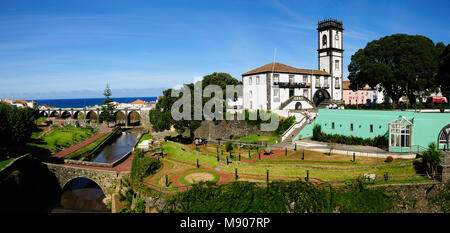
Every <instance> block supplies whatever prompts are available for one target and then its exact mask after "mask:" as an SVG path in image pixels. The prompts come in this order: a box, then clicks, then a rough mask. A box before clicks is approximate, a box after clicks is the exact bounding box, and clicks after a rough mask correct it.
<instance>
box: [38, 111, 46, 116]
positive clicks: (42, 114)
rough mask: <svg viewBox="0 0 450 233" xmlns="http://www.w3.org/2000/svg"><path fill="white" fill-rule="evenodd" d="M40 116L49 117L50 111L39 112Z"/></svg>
mask: <svg viewBox="0 0 450 233" xmlns="http://www.w3.org/2000/svg"><path fill="white" fill-rule="evenodd" d="M39 116H40V117H48V113H47V112H46V111H41V112H39Z"/></svg>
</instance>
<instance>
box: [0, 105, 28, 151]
mask: <svg viewBox="0 0 450 233" xmlns="http://www.w3.org/2000/svg"><path fill="white" fill-rule="evenodd" d="M35 121H36V112H35V110H34V109H31V108H28V107H24V108H19V107H13V108H11V107H10V106H8V105H6V104H4V103H0V159H2V158H4V157H5V156H11V157H15V156H19V155H18V154H17V152H18V150H17V149H19V148H20V147H23V146H24V145H25V144H26V143H28V142H29V141H30V138H31V134H32V133H33V131H35V130H36V129H37V126H36V123H35Z"/></svg>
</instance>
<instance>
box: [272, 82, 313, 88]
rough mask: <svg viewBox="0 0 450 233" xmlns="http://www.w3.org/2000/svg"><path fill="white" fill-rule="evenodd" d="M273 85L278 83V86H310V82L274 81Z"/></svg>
mask: <svg viewBox="0 0 450 233" xmlns="http://www.w3.org/2000/svg"><path fill="white" fill-rule="evenodd" d="M273 85H278V87H280V88H290V87H292V88H310V87H311V84H310V83H294V82H274V83H273Z"/></svg>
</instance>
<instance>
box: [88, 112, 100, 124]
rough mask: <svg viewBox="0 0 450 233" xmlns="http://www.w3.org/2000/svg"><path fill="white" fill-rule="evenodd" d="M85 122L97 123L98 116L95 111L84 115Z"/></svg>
mask: <svg viewBox="0 0 450 233" xmlns="http://www.w3.org/2000/svg"><path fill="white" fill-rule="evenodd" d="M86 120H91V122H92V121H93V122H98V114H97V113H96V112H95V111H92V110H91V111H89V112H88V113H86Z"/></svg>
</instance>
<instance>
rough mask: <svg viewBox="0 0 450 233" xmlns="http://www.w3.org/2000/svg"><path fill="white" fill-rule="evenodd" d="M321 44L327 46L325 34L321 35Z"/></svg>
mask: <svg viewBox="0 0 450 233" xmlns="http://www.w3.org/2000/svg"><path fill="white" fill-rule="evenodd" d="M322 46H323V47H326V46H327V35H323V36H322Z"/></svg>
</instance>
